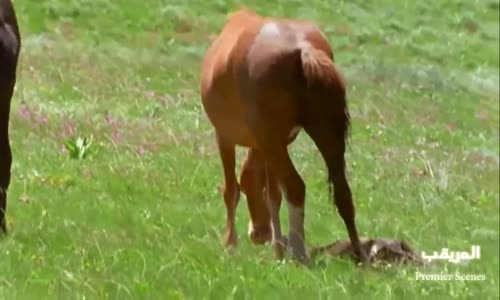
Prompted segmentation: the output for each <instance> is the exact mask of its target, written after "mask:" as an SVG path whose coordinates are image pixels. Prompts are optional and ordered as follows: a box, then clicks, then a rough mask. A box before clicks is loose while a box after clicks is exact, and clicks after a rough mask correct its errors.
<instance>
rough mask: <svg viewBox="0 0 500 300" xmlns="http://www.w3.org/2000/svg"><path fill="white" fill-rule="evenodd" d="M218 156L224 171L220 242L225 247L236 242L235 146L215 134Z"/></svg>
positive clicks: (236, 192) (236, 189) (238, 192)
mask: <svg viewBox="0 0 500 300" xmlns="http://www.w3.org/2000/svg"><path fill="white" fill-rule="evenodd" d="M216 137H217V145H218V147H219V154H220V158H221V161H222V168H223V170H224V203H225V204H226V213H227V215H226V227H225V229H224V236H223V238H222V242H223V244H224V246H225V247H230V246H235V245H236V241H237V235H236V227H235V215H236V207H237V206H238V201H239V199H240V188H239V185H238V182H237V179H236V173H235V166H236V163H235V160H236V153H235V145H234V144H232V143H230V142H227V141H225V140H224V139H223V138H222V137H221V136H220V135H219V134H216Z"/></svg>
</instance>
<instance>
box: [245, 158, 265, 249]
mask: <svg viewBox="0 0 500 300" xmlns="http://www.w3.org/2000/svg"><path fill="white" fill-rule="evenodd" d="M265 180H266V173H265V164H264V160H263V158H262V155H261V154H260V153H259V152H258V151H257V150H255V149H249V150H248V153H247V156H246V158H245V160H244V162H243V166H242V169H241V174H240V186H241V191H242V192H243V193H244V194H245V195H246V198H247V205H248V211H249V213H250V219H251V220H250V222H249V224H248V236H249V237H250V240H251V241H252V242H253V243H254V244H258V245H260V244H264V243H265V242H267V241H270V240H271V222H270V221H271V217H270V214H269V210H268V207H267V203H266V199H265V195H264V186H265V184H266V181H265Z"/></svg>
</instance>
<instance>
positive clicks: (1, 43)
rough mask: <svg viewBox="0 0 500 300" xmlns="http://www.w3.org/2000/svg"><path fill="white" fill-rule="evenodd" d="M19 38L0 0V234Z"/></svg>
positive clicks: (7, 2)
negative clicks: (11, 103)
mask: <svg viewBox="0 0 500 300" xmlns="http://www.w3.org/2000/svg"><path fill="white" fill-rule="evenodd" d="M20 43H21V38H20V35H19V29H18V25H17V20H16V16H15V13H14V8H13V7H12V3H11V2H10V0H0V234H1V233H7V226H6V221H5V210H6V208H7V189H8V188H9V184H10V168H11V165H12V153H11V150H10V142H9V113H10V102H11V99H12V94H13V92H14V86H15V84H16V68H17V60H18V56H19V49H20V45H21V44H20Z"/></svg>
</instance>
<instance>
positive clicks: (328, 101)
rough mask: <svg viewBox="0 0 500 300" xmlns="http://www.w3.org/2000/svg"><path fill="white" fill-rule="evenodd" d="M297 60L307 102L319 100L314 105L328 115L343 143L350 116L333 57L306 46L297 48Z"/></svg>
mask: <svg viewBox="0 0 500 300" xmlns="http://www.w3.org/2000/svg"><path fill="white" fill-rule="evenodd" d="M301 61H302V73H303V76H304V79H305V84H306V93H307V101H308V102H309V101H315V102H317V103H321V105H319V106H317V107H318V108H319V109H322V110H327V112H328V113H330V114H331V118H332V120H331V122H333V123H335V131H336V134H337V136H339V137H340V136H341V137H342V138H343V139H344V141H345V142H347V137H348V132H349V124H350V115H349V110H348V107H347V99H346V90H345V85H344V80H343V78H342V75H341V74H340V73H339V71H338V70H337V68H336V66H335V63H334V62H333V58H331V57H330V56H329V55H328V54H327V53H326V52H324V51H322V50H319V49H316V48H314V47H312V46H306V47H304V48H302V49H301ZM309 104H311V103H309ZM313 106H314V105H313ZM324 112H325V111H323V113H324Z"/></svg>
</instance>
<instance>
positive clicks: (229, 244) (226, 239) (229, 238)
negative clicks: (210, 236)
mask: <svg viewBox="0 0 500 300" xmlns="http://www.w3.org/2000/svg"><path fill="white" fill-rule="evenodd" d="M237 240H238V238H237V236H236V232H235V231H234V229H233V230H231V229H228V228H226V230H225V231H224V236H223V237H222V244H223V245H224V247H225V248H234V247H236V244H237Z"/></svg>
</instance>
